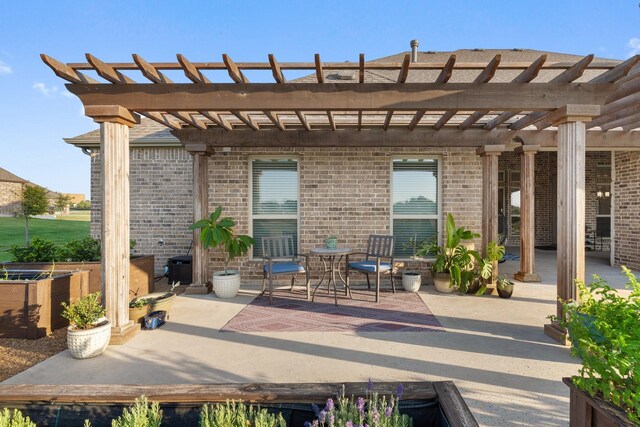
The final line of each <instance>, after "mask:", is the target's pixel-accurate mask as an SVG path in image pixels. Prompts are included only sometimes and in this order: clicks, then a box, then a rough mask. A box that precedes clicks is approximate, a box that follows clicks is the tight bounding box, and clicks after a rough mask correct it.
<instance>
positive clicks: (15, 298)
mask: <svg viewBox="0 0 640 427" xmlns="http://www.w3.org/2000/svg"><path fill="white" fill-rule="evenodd" d="M88 293H89V273H88V272H87V271H73V272H70V271H55V272H53V273H51V274H50V273H49V272H43V271H34V270H19V271H13V270H4V271H2V272H1V275H0V337H2V338H27V339H37V338H42V337H44V336H46V335H48V334H50V333H51V332H52V331H54V330H56V329H59V328H63V327H65V326H67V325H68V324H69V322H68V321H67V320H66V319H64V318H63V317H62V316H61V313H62V307H61V305H60V303H62V302H66V303H69V302H70V301H72V300H75V299H77V298H80V297H82V296H85V295H87V294H88Z"/></svg>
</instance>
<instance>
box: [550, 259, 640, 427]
mask: <svg viewBox="0 0 640 427" xmlns="http://www.w3.org/2000/svg"><path fill="white" fill-rule="evenodd" d="M622 270H623V272H624V274H625V275H626V276H627V278H628V281H629V282H628V283H627V288H630V289H631V293H630V295H628V296H627V297H622V296H620V295H619V293H618V292H617V291H616V290H615V289H613V288H611V287H610V286H609V285H608V283H607V282H605V281H604V280H602V279H601V278H599V277H598V276H594V278H595V281H594V282H593V283H591V284H590V285H589V286H586V285H585V284H584V283H581V282H578V291H579V301H580V302H579V303H576V302H575V301H568V302H563V308H564V310H563V313H564V315H563V318H562V319H559V323H560V325H561V326H564V327H566V328H567V329H568V331H569V335H570V337H571V343H572V348H571V353H572V355H574V356H576V357H580V358H581V359H582V367H581V368H580V371H579V374H580V376H577V377H574V378H573V382H574V384H575V385H576V386H577V387H578V388H579V389H581V390H583V391H585V392H587V393H589V394H590V395H591V396H599V397H601V398H604V399H605V400H607V401H609V402H611V403H613V404H614V405H616V406H619V407H620V408H622V409H623V410H624V411H626V413H627V415H628V416H629V418H630V419H631V421H633V422H635V423H638V422H640V317H639V314H640V282H638V280H637V279H636V277H635V276H634V275H633V273H632V272H631V271H630V270H629V269H627V268H626V267H622ZM556 320H558V319H556Z"/></svg>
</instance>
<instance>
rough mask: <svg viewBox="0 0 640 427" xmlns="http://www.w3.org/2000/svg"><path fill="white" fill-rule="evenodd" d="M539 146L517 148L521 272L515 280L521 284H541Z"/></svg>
mask: <svg viewBox="0 0 640 427" xmlns="http://www.w3.org/2000/svg"><path fill="white" fill-rule="evenodd" d="M539 150H540V146H538V145H522V146H521V147H518V148H516V153H518V154H519V155H520V271H519V272H517V273H516V274H515V276H514V277H515V279H516V280H519V281H521V282H539V281H540V276H538V275H537V274H536V273H535V244H536V224H535V209H536V203H535V191H536V181H535V179H536V172H535V168H536V167H535V165H536V152H538V151H539Z"/></svg>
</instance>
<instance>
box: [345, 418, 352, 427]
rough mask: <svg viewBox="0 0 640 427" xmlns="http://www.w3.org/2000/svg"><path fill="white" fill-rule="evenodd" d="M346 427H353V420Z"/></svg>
mask: <svg viewBox="0 0 640 427" xmlns="http://www.w3.org/2000/svg"><path fill="white" fill-rule="evenodd" d="M345 427H353V423H352V422H351V420H349V421H347V424H346V425H345Z"/></svg>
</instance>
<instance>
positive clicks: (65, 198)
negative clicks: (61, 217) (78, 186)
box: [56, 193, 71, 211]
mask: <svg viewBox="0 0 640 427" xmlns="http://www.w3.org/2000/svg"><path fill="white" fill-rule="evenodd" d="M70 204H71V196H69V195H68V194H62V193H60V194H58V197H57V198H56V209H57V210H59V211H63V210H64V208H66V207H67V206H69V205H70Z"/></svg>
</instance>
